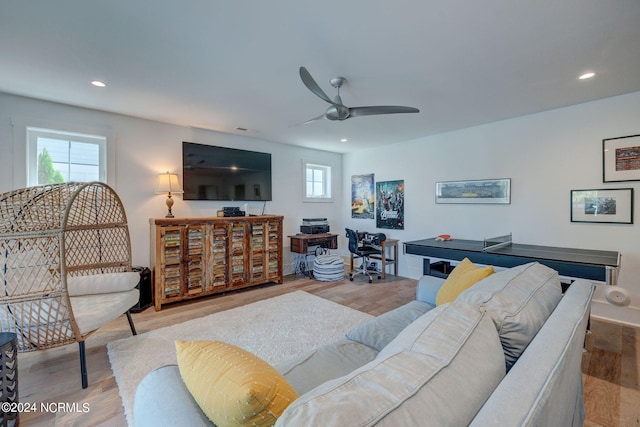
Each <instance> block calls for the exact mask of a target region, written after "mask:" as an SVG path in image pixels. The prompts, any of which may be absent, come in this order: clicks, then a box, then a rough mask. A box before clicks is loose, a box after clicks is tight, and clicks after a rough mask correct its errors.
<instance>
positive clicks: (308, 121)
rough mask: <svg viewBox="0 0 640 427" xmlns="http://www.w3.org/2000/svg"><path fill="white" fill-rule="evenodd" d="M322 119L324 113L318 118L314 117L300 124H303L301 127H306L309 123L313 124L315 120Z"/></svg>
mask: <svg viewBox="0 0 640 427" xmlns="http://www.w3.org/2000/svg"><path fill="white" fill-rule="evenodd" d="M324 117H325V114H324V113H322V114H320V115H319V116H318V117H314V118H313V119H309V120H307V121H306V122H304V123H302V124H303V125H308V124H309V123H311V122H315V121H316V120H320V119H324Z"/></svg>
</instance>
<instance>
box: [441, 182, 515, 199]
mask: <svg viewBox="0 0 640 427" xmlns="http://www.w3.org/2000/svg"><path fill="white" fill-rule="evenodd" d="M436 203H489V204H509V203H511V179H509V178H506V179H482V180H476V181H445V182H436Z"/></svg>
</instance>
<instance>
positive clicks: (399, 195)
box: [376, 179, 404, 230]
mask: <svg viewBox="0 0 640 427" xmlns="http://www.w3.org/2000/svg"><path fill="white" fill-rule="evenodd" d="M376 198H377V201H378V204H377V205H376V227H377V228H389V229H392V230H404V179H401V180H398V181H381V182H376Z"/></svg>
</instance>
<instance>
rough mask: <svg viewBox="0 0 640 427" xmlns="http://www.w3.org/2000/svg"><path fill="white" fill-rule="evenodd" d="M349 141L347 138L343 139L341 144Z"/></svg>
mask: <svg viewBox="0 0 640 427" xmlns="http://www.w3.org/2000/svg"><path fill="white" fill-rule="evenodd" d="M347 141H349V140H348V139H347V138H341V139H340V142H347Z"/></svg>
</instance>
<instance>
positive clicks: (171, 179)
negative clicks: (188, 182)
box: [156, 171, 184, 218]
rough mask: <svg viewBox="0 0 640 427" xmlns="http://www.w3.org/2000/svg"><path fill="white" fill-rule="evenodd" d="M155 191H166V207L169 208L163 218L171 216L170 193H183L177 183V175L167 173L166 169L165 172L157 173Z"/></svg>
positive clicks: (162, 192) (161, 192)
mask: <svg viewBox="0 0 640 427" xmlns="http://www.w3.org/2000/svg"><path fill="white" fill-rule="evenodd" d="M156 193H157V194H164V193H167V208H169V213H167V215H165V218H173V214H172V213H171V207H172V206H173V199H172V198H171V193H184V191H182V188H180V184H179V183H178V175H177V174H175V173H169V172H168V171H167V173H161V174H158V186H157V187H156Z"/></svg>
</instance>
